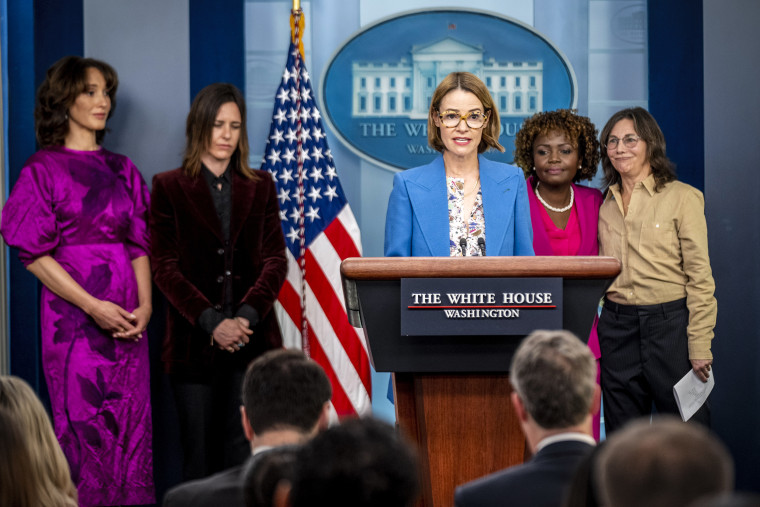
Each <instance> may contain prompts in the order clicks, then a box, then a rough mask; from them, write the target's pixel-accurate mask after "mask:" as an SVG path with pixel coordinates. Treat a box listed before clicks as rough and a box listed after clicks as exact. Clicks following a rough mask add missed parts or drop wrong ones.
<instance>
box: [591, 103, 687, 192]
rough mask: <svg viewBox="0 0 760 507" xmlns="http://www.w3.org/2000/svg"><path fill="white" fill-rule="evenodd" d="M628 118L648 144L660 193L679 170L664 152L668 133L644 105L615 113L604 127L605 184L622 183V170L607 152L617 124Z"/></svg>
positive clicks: (601, 142) (603, 165)
mask: <svg viewBox="0 0 760 507" xmlns="http://www.w3.org/2000/svg"><path fill="white" fill-rule="evenodd" d="M626 119H628V120H631V121H632V122H633V130H635V131H636V135H637V136H639V137H640V138H641V139H642V140H643V141H644V142H646V143H647V161H648V162H649V165H650V166H651V167H652V174H653V175H654V189H655V192H659V191H660V190H661V189H662V187H663V186H665V184H666V183H668V182H670V181H673V180H675V179H676V170H675V166H674V165H673V162H671V161H670V159H668V156H667V155H666V154H665V136H664V135H663V133H662V130H660V126H659V125H657V121H656V120H655V119H654V117H653V116H652V115H651V114H649V111H647V110H646V109H644V108H641V107H630V108H628V109H623V110H621V111H618V112H617V113H615V114H613V115H612V118H610V119H609V120H608V121H607V124H606V125H605V126H604V128H603V129H602V134H601V135H600V136H599V143H600V144H601V149H602V150H601V151H602V170H603V171H604V185H605V187H608V188H609V187H610V186H612V185H616V184H619V183H620V181H621V179H620V173H618V172H617V171H616V170H615V167H614V166H613V165H612V161H610V157H609V156H608V154H607V141H608V140H609V138H610V132H612V129H613V128H615V125H617V123H618V122H619V121H621V120H626Z"/></svg>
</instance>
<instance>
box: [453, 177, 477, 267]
mask: <svg viewBox="0 0 760 507" xmlns="http://www.w3.org/2000/svg"><path fill="white" fill-rule="evenodd" d="M446 189H447V194H448V203H449V255H450V256H451V257H461V256H462V249H461V248H460V246H459V241H460V239H461V238H467V256H479V255H481V251H480V246H479V245H478V238H483V239H484V240H485V239H486V219H485V216H484V215H483V194H482V193H481V191H480V189H478V194H477V195H476V196H475V205H474V206H473V207H472V212H471V213H470V216H469V217H465V213H464V178H446Z"/></svg>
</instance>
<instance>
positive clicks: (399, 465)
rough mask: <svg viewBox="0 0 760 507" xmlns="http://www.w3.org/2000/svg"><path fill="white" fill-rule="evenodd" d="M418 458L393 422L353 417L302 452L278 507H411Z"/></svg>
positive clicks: (317, 439) (416, 477)
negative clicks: (327, 506) (391, 423)
mask: <svg viewBox="0 0 760 507" xmlns="http://www.w3.org/2000/svg"><path fill="white" fill-rule="evenodd" d="M418 473H419V472H418V469H417V460H416V457H415V455H414V453H413V451H412V448H411V447H410V446H409V444H408V443H407V442H406V441H405V440H404V439H402V438H401V437H400V436H399V434H398V433H397V432H396V431H395V430H394V428H393V427H391V426H390V425H388V424H385V423H383V422H380V421H377V420H375V419H371V418H367V419H352V420H349V421H346V422H344V423H343V424H341V425H340V426H334V427H332V428H330V429H328V430H327V431H325V432H323V433H320V434H319V435H317V436H316V437H315V438H314V439H313V440H311V441H310V442H308V443H307V444H305V445H304V446H303V448H302V449H301V451H300V452H299V453H298V457H297V462H296V470H295V476H294V479H293V482H292V484H291V485H290V486H286V487H285V488H284V489H286V490H288V489H289V494H281V493H282V491H278V494H277V495H276V500H277V502H276V504H275V505H277V506H278V507H284V506H288V505H289V506H290V507H305V506H314V505H329V506H330V507H355V506H358V505H361V506H363V507H387V506H391V505H392V506H394V507H407V506H411V505H414V502H415V501H416V500H417V496H418V493H419V476H418Z"/></svg>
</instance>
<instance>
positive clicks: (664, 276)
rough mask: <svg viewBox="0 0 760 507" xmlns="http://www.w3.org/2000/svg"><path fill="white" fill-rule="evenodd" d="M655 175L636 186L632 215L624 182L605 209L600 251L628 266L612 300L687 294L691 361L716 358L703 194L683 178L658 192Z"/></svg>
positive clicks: (646, 301)
mask: <svg viewBox="0 0 760 507" xmlns="http://www.w3.org/2000/svg"><path fill="white" fill-rule="evenodd" d="M654 186H655V182H654V176H652V175H650V176H649V177H648V178H646V179H645V180H644V181H642V182H639V183H637V184H636V186H635V187H634V189H633V193H632V195H631V201H630V203H629V205H628V214H627V215H625V214H624V212H623V199H622V196H621V192H620V186H619V185H613V186H611V187H610V192H608V193H607V196H606V198H605V200H604V202H603V203H602V207H601V209H600V210H599V254H600V255H605V256H611V257H615V258H617V259H618V260H619V261H620V263H621V264H622V266H623V270H622V271H621V272H620V275H619V276H618V277H617V278H616V279H615V281H614V282H613V283H612V286H611V287H610V288H609V290H608V291H607V298H608V299H610V300H611V301H614V302H616V303H620V304H624V305H652V304H657V303H666V302H668V301H674V300H677V299H681V298H683V297H685V298H686V305H687V307H688V309H689V325H688V328H687V334H688V338H689V358H690V359H712V353H711V352H710V343H711V341H712V338H713V329H714V328H715V318H716V315H717V313H718V304H717V302H716V300H715V296H714V293H715V281H714V280H713V277H712V269H711V268H710V257H709V255H708V253H707V223H706V222H705V201H704V197H703V196H702V192H700V191H699V190H697V189H695V188H694V187H691V186H689V185H687V184H685V183H681V182H680V181H672V182H670V183H667V184H666V185H665V187H664V188H662V189H661V190H660V191H659V192H655V191H654Z"/></svg>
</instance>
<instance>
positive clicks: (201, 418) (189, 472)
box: [171, 361, 251, 481]
mask: <svg viewBox="0 0 760 507" xmlns="http://www.w3.org/2000/svg"><path fill="white" fill-rule="evenodd" d="M225 363H226V361H225ZM244 376H245V370H242V369H240V368H235V367H232V366H230V365H229V364H224V365H222V366H219V367H216V368H215V370H214V374H213V376H212V379H211V381H210V382H208V383H198V382H187V381H183V379H181V378H176V377H173V378H172V379H171V381H172V388H173V390H174V399H175V402H176V405H177V415H178V417H179V424H180V428H179V431H180V441H181V442H182V450H183V452H184V459H183V462H182V463H183V465H182V477H183V481H189V480H193V479H199V478H202V477H207V476H209V475H211V474H214V473H216V472H219V471H222V470H225V469H227V468H230V467H233V466H236V465H239V464H242V463H243V462H245V460H246V459H247V458H249V457H250V456H251V447H250V443H249V442H248V440H247V439H246V438H245V432H244V431H243V426H242V424H241V419H240V417H241V416H240V405H241V403H242V398H241V392H242V383H243V377H244Z"/></svg>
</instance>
